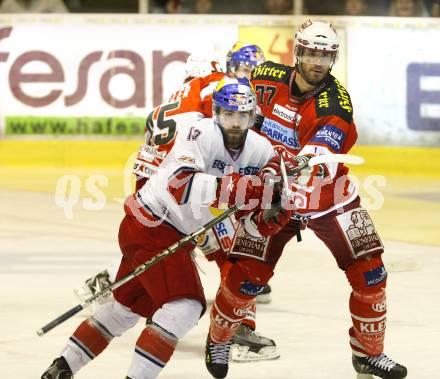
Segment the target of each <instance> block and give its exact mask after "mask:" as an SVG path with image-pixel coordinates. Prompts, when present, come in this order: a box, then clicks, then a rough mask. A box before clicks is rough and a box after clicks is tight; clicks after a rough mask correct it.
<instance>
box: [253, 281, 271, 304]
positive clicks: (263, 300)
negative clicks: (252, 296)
mask: <svg viewBox="0 0 440 379" xmlns="http://www.w3.org/2000/svg"><path fill="white" fill-rule="evenodd" d="M256 300H257V303H258V304H269V303H270V302H271V301H272V288H271V286H270V285H269V284H266V285H265V286H264V288H263V291H262V292H261V293H260V294H259V295H257V297H256Z"/></svg>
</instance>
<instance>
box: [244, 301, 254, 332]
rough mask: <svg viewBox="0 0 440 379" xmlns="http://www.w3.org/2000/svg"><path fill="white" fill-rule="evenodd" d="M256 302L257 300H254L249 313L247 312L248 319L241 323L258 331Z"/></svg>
mask: <svg viewBox="0 0 440 379" xmlns="http://www.w3.org/2000/svg"><path fill="white" fill-rule="evenodd" d="M256 308H257V307H256V301H255V299H253V300H252V302H251V304H250V306H249V308H248V310H247V312H246V317H245V318H244V319H243V321H242V322H241V323H242V325H246V326H248V327H249V328H251V329H252V330H255V329H256V327H257V326H256V313H255V312H256Z"/></svg>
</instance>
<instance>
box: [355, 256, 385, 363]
mask: <svg viewBox="0 0 440 379" xmlns="http://www.w3.org/2000/svg"><path fill="white" fill-rule="evenodd" d="M346 275H347V278H348V280H349V281H350V284H351V286H352V288H353V291H352V293H351V296H350V312H351V319H352V322H353V326H352V327H351V328H350V330H349V335H350V346H351V348H352V350H353V353H354V354H355V355H358V356H365V355H369V356H373V355H378V354H381V353H382V352H383V349H384V339H385V327H386V297H385V287H386V277H387V273H386V271H385V267H384V266H383V263H382V259H381V257H380V255H378V256H373V257H371V259H368V260H367V259H362V260H359V261H358V262H356V263H355V264H353V265H351V266H349V267H348V269H347V272H346Z"/></svg>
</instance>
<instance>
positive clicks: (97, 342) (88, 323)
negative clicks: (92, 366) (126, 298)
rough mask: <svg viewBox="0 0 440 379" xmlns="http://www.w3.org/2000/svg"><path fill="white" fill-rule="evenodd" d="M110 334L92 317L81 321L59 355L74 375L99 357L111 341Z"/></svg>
mask: <svg viewBox="0 0 440 379" xmlns="http://www.w3.org/2000/svg"><path fill="white" fill-rule="evenodd" d="M112 338H113V336H112V335H111V333H110V332H109V331H108V330H107V329H106V328H105V327H104V326H103V325H102V324H101V323H100V322H99V321H97V320H96V319H94V318H93V317H91V318H89V319H87V320H85V321H83V322H82V323H81V324H80V325H79V326H78V328H77V329H76V330H75V332H74V333H73V335H72V336H71V337H70V338H69V341H68V343H67V346H66V348H65V349H64V350H63V352H62V353H61V355H62V356H63V357H64V358H65V359H66V361H67V363H68V364H69V367H70V369H71V370H72V372H73V373H76V372H77V371H78V370H79V369H80V368H82V367H83V366H85V365H86V364H87V363H89V362H90V361H91V360H92V359H94V358H95V357H96V356H97V355H99V354H100V353H101V352H102V351H103V350H104V349H105V348H106V347H107V346H108V344H109V342H110V341H111V340H112Z"/></svg>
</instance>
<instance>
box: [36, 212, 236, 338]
mask: <svg viewBox="0 0 440 379" xmlns="http://www.w3.org/2000/svg"><path fill="white" fill-rule="evenodd" d="M238 209H239V207H237V206H234V207H232V208H229V209H228V210H226V211H225V212H223V213H222V214H221V215H219V216H217V217H215V218H213V219H212V220H211V221H209V222H208V223H206V224H205V225H203V226H202V227H201V228H200V229H198V230H196V231H195V232H193V233H191V234H188V235H187V236H185V237H183V238H182V239H180V240H178V241H177V242H175V243H174V244H173V245H171V246H170V247H168V248H167V249H165V250H162V251H161V252H160V253H159V254H157V255H155V256H154V257H153V258H151V259H149V260H148V261H147V262H145V263H143V264H141V265H139V266H138V267H136V268H135V269H134V271H133V272H131V273H130V274H128V275H127V276H124V277H123V278H121V279H120V280H118V281H117V282H114V283H112V284H111V285H109V286H108V287H106V288H105V289H103V290H102V291H99V292H97V293H96V294H94V295H93V296H91V297H89V298H88V299H86V300H85V301H84V305H83V304H78V305H76V306H75V307H73V308H72V309H69V310H68V311H67V312H65V313H63V314H62V315H61V316H58V317H57V318H56V319H54V320H52V321H51V322H49V323H48V324H46V325H44V326H43V327H42V328H40V329H38V330H37V334H38V335H39V336H43V335H44V334H46V333H47V332H48V331H50V330H52V329H53V328H55V327H56V326H58V325H60V324H61V323H63V322H64V321H66V320H68V319H69V318H71V317H72V316H74V315H76V314H77V313H78V312H80V311H81V310H83V309H84V308H85V307H86V306H88V305H90V304H91V303H92V302H93V301H94V300H95V299H96V298H98V297H100V296H103V295H104V294H107V293H109V292H111V291H113V290H114V289H116V288H119V287H120V286H122V285H123V284H125V283H127V282H128V281H130V280H131V279H133V278H135V277H136V276H138V275H140V274H142V273H143V272H144V271H145V270H147V269H148V268H150V267H151V266H154V265H155V264H156V263H157V262H160V261H161V260H163V259H164V258H166V257H168V256H170V255H171V254H173V253H175V252H176V251H177V250H178V249H179V248H181V247H182V246H183V245H185V244H186V243H188V242H190V241H192V240H194V238H196V237H198V236H200V235H201V234H203V233H206V232H207V231H208V230H209V229H211V228H212V227H213V226H214V225H215V224H218V223H219V222H221V221H223V220H225V219H226V218H228V217H229V216H231V215H233V214H234V213H235V212H237V211H238Z"/></svg>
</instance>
